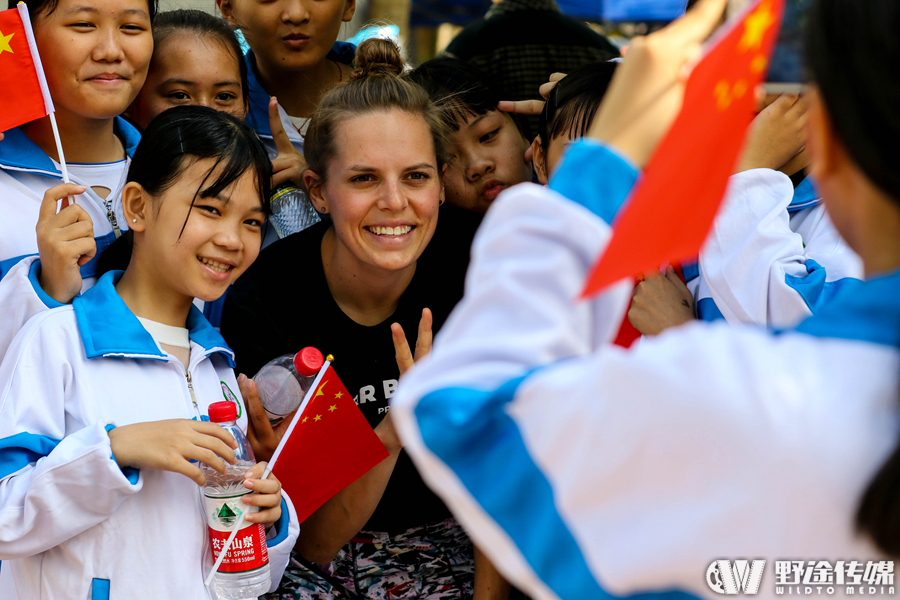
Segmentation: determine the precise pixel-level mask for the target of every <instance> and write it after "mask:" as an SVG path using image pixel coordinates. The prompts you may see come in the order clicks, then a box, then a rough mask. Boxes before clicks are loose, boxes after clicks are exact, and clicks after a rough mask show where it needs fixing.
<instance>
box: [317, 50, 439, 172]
mask: <svg viewBox="0 0 900 600" xmlns="http://www.w3.org/2000/svg"><path fill="white" fill-rule="evenodd" d="M403 69H404V63H403V59H402V57H401V56H400V50H399V48H397V46H396V44H394V42H392V41H390V40H383V39H370V40H366V41H364V42H363V43H362V44H360V45H359V47H358V48H357V50H356V58H355V59H354V60H353V73H352V74H351V76H350V80H349V81H348V82H346V83H345V84H343V85H339V86H337V87H336V88H334V89H332V90H331V91H330V92H329V93H328V94H326V95H325V97H324V98H323V99H322V101H321V102H320V103H319V107H318V108H317V109H316V112H315V114H314V115H313V117H312V120H311V121H310V124H309V129H308V130H307V132H306V137H305V139H304V145H303V154H304V156H305V158H306V162H307V164H308V166H309V169H310V170H311V171H313V172H315V173H316V174H317V175H318V176H319V181H320V182H321V183H324V181H325V180H324V178H325V177H326V176H327V170H328V165H329V163H330V162H331V159H332V158H334V156H335V155H336V154H337V147H336V145H335V137H336V136H335V129H336V127H337V126H338V125H339V124H341V123H342V122H344V121H346V120H347V119H349V118H353V117H356V116H360V115H364V114H367V113H372V112H376V111H388V110H400V111H403V112H406V113H409V114H412V115H421V116H422V118H423V119H424V120H425V122H426V124H427V125H428V129H429V131H430V132H431V137H432V140H433V142H434V150H435V156H436V157H437V162H438V170H439V171H440V167H441V166H443V164H444V163H445V162H446V160H447V140H446V128H445V126H444V124H443V122H442V120H441V115H440V112H439V111H438V109H437V108H436V107H435V106H434V104H433V103H432V102H431V100H430V99H429V97H428V94H427V93H426V92H425V90H424V89H422V88H421V87H420V86H418V85H416V84H415V83H412V82H410V81H408V80H407V79H406V78H404V77H402V74H403Z"/></svg>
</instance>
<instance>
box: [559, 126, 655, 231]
mask: <svg viewBox="0 0 900 600" xmlns="http://www.w3.org/2000/svg"><path fill="white" fill-rule="evenodd" d="M637 177H638V171H637V169H636V168H635V167H634V166H633V165H632V164H631V163H629V162H628V161H627V160H626V159H625V158H623V157H622V156H621V155H620V154H618V153H617V152H615V151H614V150H613V149H612V148H610V147H609V146H606V145H605V144H602V143H600V142H598V141H596V140H592V139H590V138H582V139H580V140H577V141H575V142H572V144H570V145H569V148H568V149H567V150H566V153H565V155H564V156H563V159H562V162H561V163H560V165H559V167H558V168H557V169H556V172H555V173H554V174H553V177H552V178H551V179H550V189H551V190H553V191H555V192H559V193H560V194H562V195H563V196H565V197H566V198H568V199H569V200H571V201H573V202H576V203H577V204H580V205H581V206H583V207H585V208H586V209H588V210H589V211H591V212H592V213H594V214H595V215H597V216H598V217H600V218H601V219H603V220H604V221H606V222H607V223H608V224H612V222H613V220H614V219H615V217H616V215H617V214H618V213H619V209H620V208H622V205H623V204H624V203H625V200H626V199H627V198H628V195H629V193H630V192H631V188H633V187H634V183H635V181H637Z"/></svg>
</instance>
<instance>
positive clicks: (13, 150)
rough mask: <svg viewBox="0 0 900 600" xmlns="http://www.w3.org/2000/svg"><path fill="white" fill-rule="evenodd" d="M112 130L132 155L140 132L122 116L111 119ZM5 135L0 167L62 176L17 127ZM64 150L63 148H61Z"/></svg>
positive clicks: (129, 154) (1, 145)
mask: <svg viewBox="0 0 900 600" xmlns="http://www.w3.org/2000/svg"><path fill="white" fill-rule="evenodd" d="M113 131H115V133H116V135H118V136H119V138H120V139H121V140H122V142H123V143H124V144H125V153H126V154H128V156H134V151H135V149H137V146H138V142H140V141H141V134H140V133H139V132H138V130H137V129H135V128H134V126H133V125H131V124H130V123H129V122H128V121H126V120H125V119H123V118H122V117H116V118H115V119H114V120H113ZM5 134H6V137H5V138H4V140H3V142H2V143H0V167H8V168H11V169H13V170H17V171H33V172H36V173H38V174H39V175H46V176H48V177H56V178H59V177H62V173H61V172H60V171H59V169H57V168H56V165H54V164H53V160H51V159H50V157H49V156H47V154H46V153H45V152H44V151H43V150H41V149H40V147H38V145H37V144H35V143H34V142H32V141H31V140H30V139H29V138H28V136H26V135H25V134H24V133H22V130H21V129H19V128H18V127H16V128H14V129H10V130H9V131H7V132H5ZM63 150H65V148H63Z"/></svg>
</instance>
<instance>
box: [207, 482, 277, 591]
mask: <svg viewBox="0 0 900 600" xmlns="http://www.w3.org/2000/svg"><path fill="white" fill-rule="evenodd" d="M243 496H244V494H237V495H235V496H227V497H216V498H211V497H209V496H204V500H205V502H206V522H207V525H208V527H209V540H210V543H211V546H212V551H213V560H214V561H215V560H218V558H219V554H221V552H222V548H224V547H225V542H226V541H228V536H230V535H231V530H232V528H233V527H234V524H235V523H237V520H238V518H239V517H240V516H241V513H242V512H250V513H253V512H257V511H258V510H259V507H258V506H247V505H246V504H244V503H243V502H241V498H242V497H243ZM268 562H269V547H268V546H267V545H266V528H265V527H263V525H262V524H260V523H250V524H247V525H246V526H245V527H242V528H241V529H240V531H238V533H237V535H236V536H235V538H234V541H233V542H232V543H231V547H230V548H229V549H228V554H226V555H225V559H224V560H222V564H221V565H220V566H219V572H220V573H244V572H247V571H253V570H255V569H259V568H261V567H264V566H265V565H267V564H268Z"/></svg>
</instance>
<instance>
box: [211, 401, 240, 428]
mask: <svg viewBox="0 0 900 600" xmlns="http://www.w3.org/2000/svg"><path fill="white" fill-rule="evenodd" d="M209 420H210V421H212V422H213V423H227V422H228V421H237V404H235V403H234V402H229V401H228V400H222V401H221V402H213V403H212V404H210V405H209Z"/></svg>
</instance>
